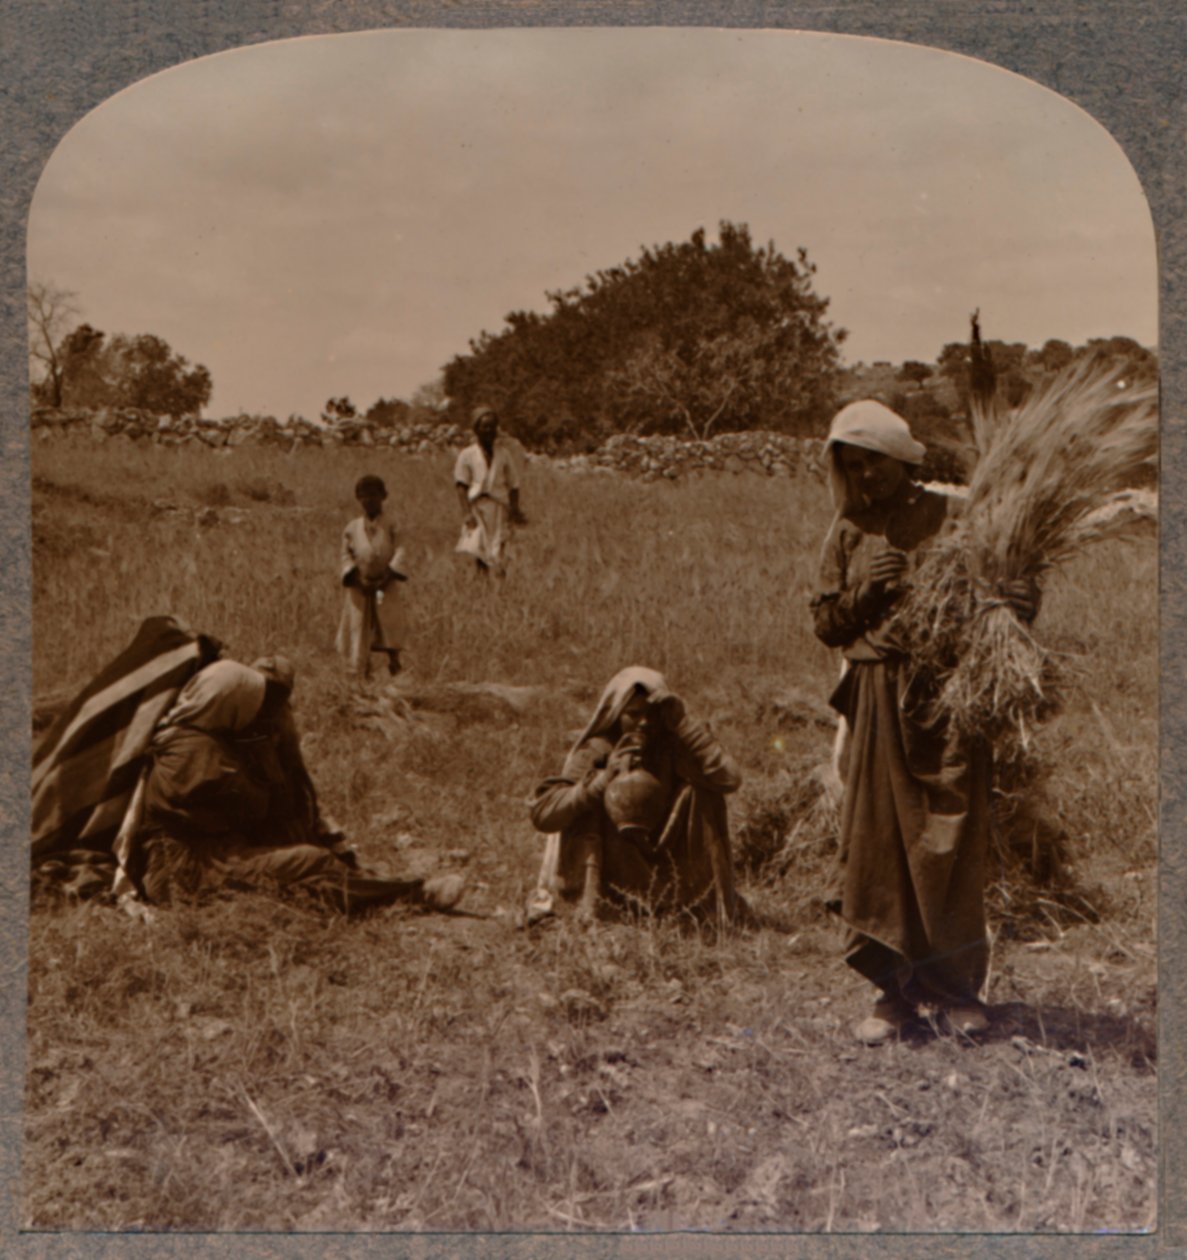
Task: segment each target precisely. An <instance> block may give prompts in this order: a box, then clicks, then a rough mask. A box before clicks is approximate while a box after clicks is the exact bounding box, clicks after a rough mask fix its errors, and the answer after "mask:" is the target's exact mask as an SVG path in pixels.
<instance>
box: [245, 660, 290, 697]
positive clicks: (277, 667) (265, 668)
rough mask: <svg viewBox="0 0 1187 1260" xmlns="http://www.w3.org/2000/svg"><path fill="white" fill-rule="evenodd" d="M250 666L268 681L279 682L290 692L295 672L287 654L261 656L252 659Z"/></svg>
mask: <svg viewBox="0 0 1187 1260" xmlns="http://www.w3.org/2000/svg"><path fill="white" fill-rule="evenodd" d="M251 667H252V669H254V670H257V671H258V672H259V673H261V674H263V675H264V677H265V678H266V679H268V680H269V681H271V682H276V683H279V684H280V685H281V686H282V687H283V688H284V689H285V692H286V693H288V694H290V695H291V694H292V690H293V683H294V682H296V680H297V673H296V670H294V669H293V664H292V661H290V660H289V658H288V657H287V656H261V657H260V659H259V660H258V661H252V663H251Z"/></svg>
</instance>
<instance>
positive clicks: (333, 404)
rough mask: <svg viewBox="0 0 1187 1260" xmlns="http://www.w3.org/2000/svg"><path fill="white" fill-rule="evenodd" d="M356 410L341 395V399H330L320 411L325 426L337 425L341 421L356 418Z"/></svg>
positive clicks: (345, 397) (346, 397)
mask: <svg viewBox="0 0 1187 1260" xmlns="http://www.w3.org/2000/svg"><path fill="white" fill-rule="evenodd" d="M358 414H359V412H358V408H357V407H356V406H355V405H354V403H352V402H351V401H350V398H349V397H348V396H347V395H345V394H343V396H342V397H341V398H330V399H328V400H327V401H326V405H325V406H324V407H323V408H322V410H321V418H322V419H323V420H324V421H325V422H326V424H338V423H339V422H340V421H342V420H355V419H357V418H358Z"/></svg>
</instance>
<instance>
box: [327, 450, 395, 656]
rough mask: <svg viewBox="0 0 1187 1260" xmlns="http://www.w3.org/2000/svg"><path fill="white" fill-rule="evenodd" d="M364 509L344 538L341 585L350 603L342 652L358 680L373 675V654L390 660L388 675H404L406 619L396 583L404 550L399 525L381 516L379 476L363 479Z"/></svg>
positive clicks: (358, 490) (341, 628)
mask: <svg viewBox="0 0 1187 1260" xmlns="http://www.w3.org/2000/svg"><path fill="white" fill-rule="evenodd" d="M354 495H355V498H356V499H358V501H359V506H360V507H361V508H362V509H363V510H362V514H361V515H360V516H356V517H355V518H354V520H352V521H351V522H350V524H349V525H347V527H346V529H345V531H344V532H343V535H342V566H341V573H342V585H343V586H344V587H345V588H346V600H345V603H344V605H343V608H342V620H341V621H340V622H339V623H338V651H339V653H341V655H343V656H344V657H346V659H347V660H348V661H349V662H350V667H351V670H352V671H353V672H354V674H355V675H356V676H357V677H359V678H366V677H367V676H368V675H369V674H370V672H371V653H372V652H382V653H384V654H385V655H386V656H387V667H388V672H389V673H391V674H398V673H399V672H400V649H401V647H402V646H403V643H404V614H403V608H402V606H401V600H400V599H399V586H398V583H400V582H404V581H407V578H406V576H405V575H404V574H403V573H401V572H400V565H401V564H402V563H403V548H399V547H397V546H396V526H395V522H394V521H391V520H389V519H388V518H387V517H386V516H385V515H384V512H383V504H384V500H385V499H386V498H387V487H386V486H385V485H384V484H383V481H382V479H381V478H379V477H375V476H372V475H368V476H366V477H360V478H359V480H358V483H357V484H356V485H355V488H354Z"/></svg>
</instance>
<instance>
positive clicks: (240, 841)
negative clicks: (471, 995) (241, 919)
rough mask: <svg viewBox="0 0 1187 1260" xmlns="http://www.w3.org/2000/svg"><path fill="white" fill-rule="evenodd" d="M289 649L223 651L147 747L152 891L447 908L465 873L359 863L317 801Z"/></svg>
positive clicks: (137, 870)
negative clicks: (304, 896) (271, 894)
mask: <svg viewBox="0 0 1187 1260" xmlns="http://www.w3.org/2000/svg"><path fill="white" fill-rule="evenodd" d="M292 684H293V673H292V668H291V666H290V665H289V664H288V662H287V661H285V660H284V658H283V657H275V658H267V659H264V660H261V661H257V662H256V663H255V665H254V666H247V665H242V664H240V663H239V662H237V661H231V660H220V661H216V662H214V664H212V665H208V666H207V667H206V668H205V669H203V670H202V671H201V672H200V673H198V674H196V675H195V676H194V677H193V678H192V679H191V680H190V682H188V683H187V684H186V686H185V687H184V688H183V689H182V691H181V694H180V695H179V696H178V698H177V702H176V704H174V706H173V708H172V709H171V710H170V711H169V712H168V713H167V714H166V715H165V717H164V719H163V720H162V722H161V724H160V725H159V727H158V728H157V731H156V733H155V734H154V736H153V740H152V743H151V745H150V749H149V751H150V754H151V758H152V760H151V768H150V769H149V770H148V773H147V776H146V779H145V782H144V791H143V816H142V822H141V826H140V829H139V835H138V849H139V854H138V857H137V859H136V860H134V861H133V862H132V863H130V866H131V867H132V868H133V873H134V877H136V878H137V880H138V883H139V884H140V886H141V888H142V889H143V892H144V894H145V896H146V897H147V898H148V900H150V901H153V902H167V901H169V900H171V899H172V898H173V897H174V896H176V895H178V894H181V895H192V894H195V893H197V892H200V891H202V890H203V889H207V888H211V887H216V886H220V885H226V884H231V885H243V886H251V887H279V888H282V889H304V890H305V891H308V892H311V893H314V894H316V895H317V896H318V897H319V898H321V899H322V900H324V901H325V902H327V903H328V904H329V905H331V906H333V907H334V908H336V909H338V910H342V911H354V910H364V909H367V908H369V907H371V906H379V905H388V904H390V903H392V902H395V901H413V902H419V903H423V904H426V905H428V906H430V907H431V908H434V909H447V908H448V907H449V906H451V905H453V904H454V903H456V901H457V900H458V897H459V896H460V895H461V890H462V881H461V879H460V877H458V876H446V877H442V878H441V879H437V880H429V881H425V880H421V879H389V878H387V877H384V876H380V875H374V874H369V873H367V872H364V871H360V870H359V869H358V868H357V863H356V862H355V859H354V854H353V851H352V850H350V849H348V848H347V847H346V846H345V845H344V843H343V841H342V837H341V835H340V834H339V833H338V832H336V831H334V830H333V829H332V828H330V827H328V826H327V825H326V824H325V822H324V821H323V819H322V818H321V815H320V813H319V810H318V805H317V796H316V793H315V791H314V788H313V783H312V780H311V779H310V777H309V774H308V771H307V770H306V769H305V765H304V761H303V760H302V758H301V752H300V744H299V740H298V736H297V731H296V726H295V723H294V722H293V718H292V710H291V708H290V707H289V703H288V699H289V695H290V693H291V691H292Z"/></svg>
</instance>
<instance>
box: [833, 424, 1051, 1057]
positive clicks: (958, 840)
mask: <svg viewBox="0 0 1187 1260" xmlns="http://www.w3.org/2000/svg"><path fill="white" fill-rule="evenodd" d="M924 454H925V451H924V447H923V446H922V445H921V444H920V443H919V442H917V441H915V439H914V438H913V437H912V436H911V432H910V429H909V428H908V426H907V423H906V421H905V420H903V419H902V418H901V417H900V416H898V415H896V414H895V413H894V412H893V411H891V410H890V409H889V408H888V407H885V406H883V405H882V404H881V403H878V402H874V401H872V400H867V401H863V402H856V403H851V404H850V405H849V406H847V407H845V408H843V409H842V410H841V411H840V412H839V413H838V414H837V416H836V417H835V419H834V420H833V423H832V427H831V429H830V432H829V437H828V441H827V444H826V458H827V460H828V468H829V477H830V482H831V488H832V493H833V501H834V506H835V507H836V510H837V513H836V517H835V518H834V520H833V523H832V526H831V528H830V530H829V533H828V537H827V538H826V540H825V543H824V550H823V556H822V559H821V571H820V581H819V588H818V591H817V594H816V595H815V597H814V599H813V600H812V616H813V620H814V625H815V631H816V634H817V636H818V637H819V638H820V639H821V640H822V641H823V642H824V643H826V644H828V645H829V646H830V647H838V648H840V649H841V650H842V652H843V654H844V656H845V659H846V661H847V663H848V667H847V668H846V669H845V670H844V672H843V674H842V678H841V681H840V683H839V685H838V686H837V688H836V690H835V691H834V692H833V695H832V697H831V699H830V703H831V704H832V705H833V707H834V708H835V709H836V710H837V711H838V712H839V713H840V714H841V716H842V718H844V720H845V721H846V723H847V724H848V727H849V730H850V737H849V742H848V749H847V763H848V764H847V766H846V768H845V785H844V795H843V798H842V804H841V830H840V854H839V858H840V864H841V882H842V889H841V899H840V912H841V916H842V918H843V919H844V921H845V923H846V924H847V925H848V928H849V935H848V940H847V943H846V952H845V960H846V962H847V963H848V964H849V965H850V966H851V967H852V968H854V970H856V971H857V972H859V973H860V974H861V975H862V976H864V977H865V978H866V979H867V980H869V981H871V982H872V983H873V984H874V985H875V986H876V988H877V997H876V1000H875V1003H874V1008H873V1011H872V1013H871V1015H870V1016H869V1017H868V1018H867V1019H866V1020H864V1021H863V1022H862V1023H861V1024H860V1025H859V1026H858V1028H857V1035H858V1037H859V1039H861V1040H863V1041H866V1042H868V1043H870V1044H876V1043H878V1042H881V1041H884V1040H886V1039H887V1038H889V1037H890V1036H892V1035H894V1034H895V1033H896V1032H897V1031H898V1030H899V1029H900V1028H902V1027H903V1026H904V1025H905V1024H906V1023H907V1022H908V1021H909V1020H910V1019H911V1018H913V1017H914V1015H915V1011H916V1007H917V1006H918V1005H920V1004H928V1005H930V1006H933V1007H938V1008H940V1009H941V1010H943V1011H944V1012H946V1014H947V1018H948V1021H949V1023H950V1024H951V1026H953V1027H955V1028H958V1029H960V1030H961V1031H963V1032H978V1031H981V1030H983V1029H984V1028H985V1027H986V1025H987V1017H986V1014H985V1012H984V1009H983V1007H982V1005H981V1001H980V992H981V988H982V986H983V985H984V982H985V978H986V973H987V969H988V961H989V944H988V936H987V932H986V923H985V905H984V889H985V863H986V855H987V849H988V841H989V817H990V787H991V780H992V764H991V757H990V749H989V747H988V745H987V744H986V743H985V742H984V741H981V740H967V739H961V738H959V737H958V736H957V735H956V733H955V732H954V731H952V730H951V729H949V728H948V727H947V726H946V725H945V724H943V723H940V722H938V721H936V720H935V719H933V718H932V717H931V716H930V715H929V712H928V703H927V701H928V696H927V694H926V692H927V688H928V685H929V684H928V680H926V679H922V678H920V677H917V676H916V675H915V672H914V671H913V670H912V669H911V662H910V660H909V658H908V657H907V656H906V654H905V651H904V649H903V647H902V645H901V643H899V642H898V641H896V637H895V634H894V627H893V620H892V615H893V613H894V610H895V607H896V605H897V604H898V602H899V600H900V599H901V598H902V596H903V594H904V593H905V591H906V589H907V583H908V581H909V574H910V572H911V570H912V568H913V565H914V563H915V560H916V557H917V556H918V554H919V552H920V551H921V550H922V549H924V548H925V547H926V545H927V543H928V542H929V540H931V539H932V538H934V537H935V536H936V535H937V534H938V533H939V532H940V530H941V529H942V528H943V526H944V523H945V521H946V520H947V519H948V517H949V514H950V512H952V511H953V510H954V507H955V503H954V501H953V500H950V499H948V498H947V497H946V496H945V495H942V494H936V493H934V492H932V491H929V490H926V489H924V488H923V487H922V486H921V485H919V484H918V483H917V482H916V481H915V480H914V474H915V473H916V471H917V467H918V465H919V464H920V462H921V461H922V459H923V456H924ZM1005 595H1006V597H1007V598H1008V599H1010V602H1011V603H1012V604H1014V606H1015V609H1016V611H1017V612H1018V614H1019V615H1020V616H1023V617H1025V618H1026V619H1028V620H1029V619H1033V617H1034V615H1035V609H1036V604H1035V599H1036V598H1037V596H1036V593H1035V592H1033V591H1012V592H1005Z"/></svg>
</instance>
